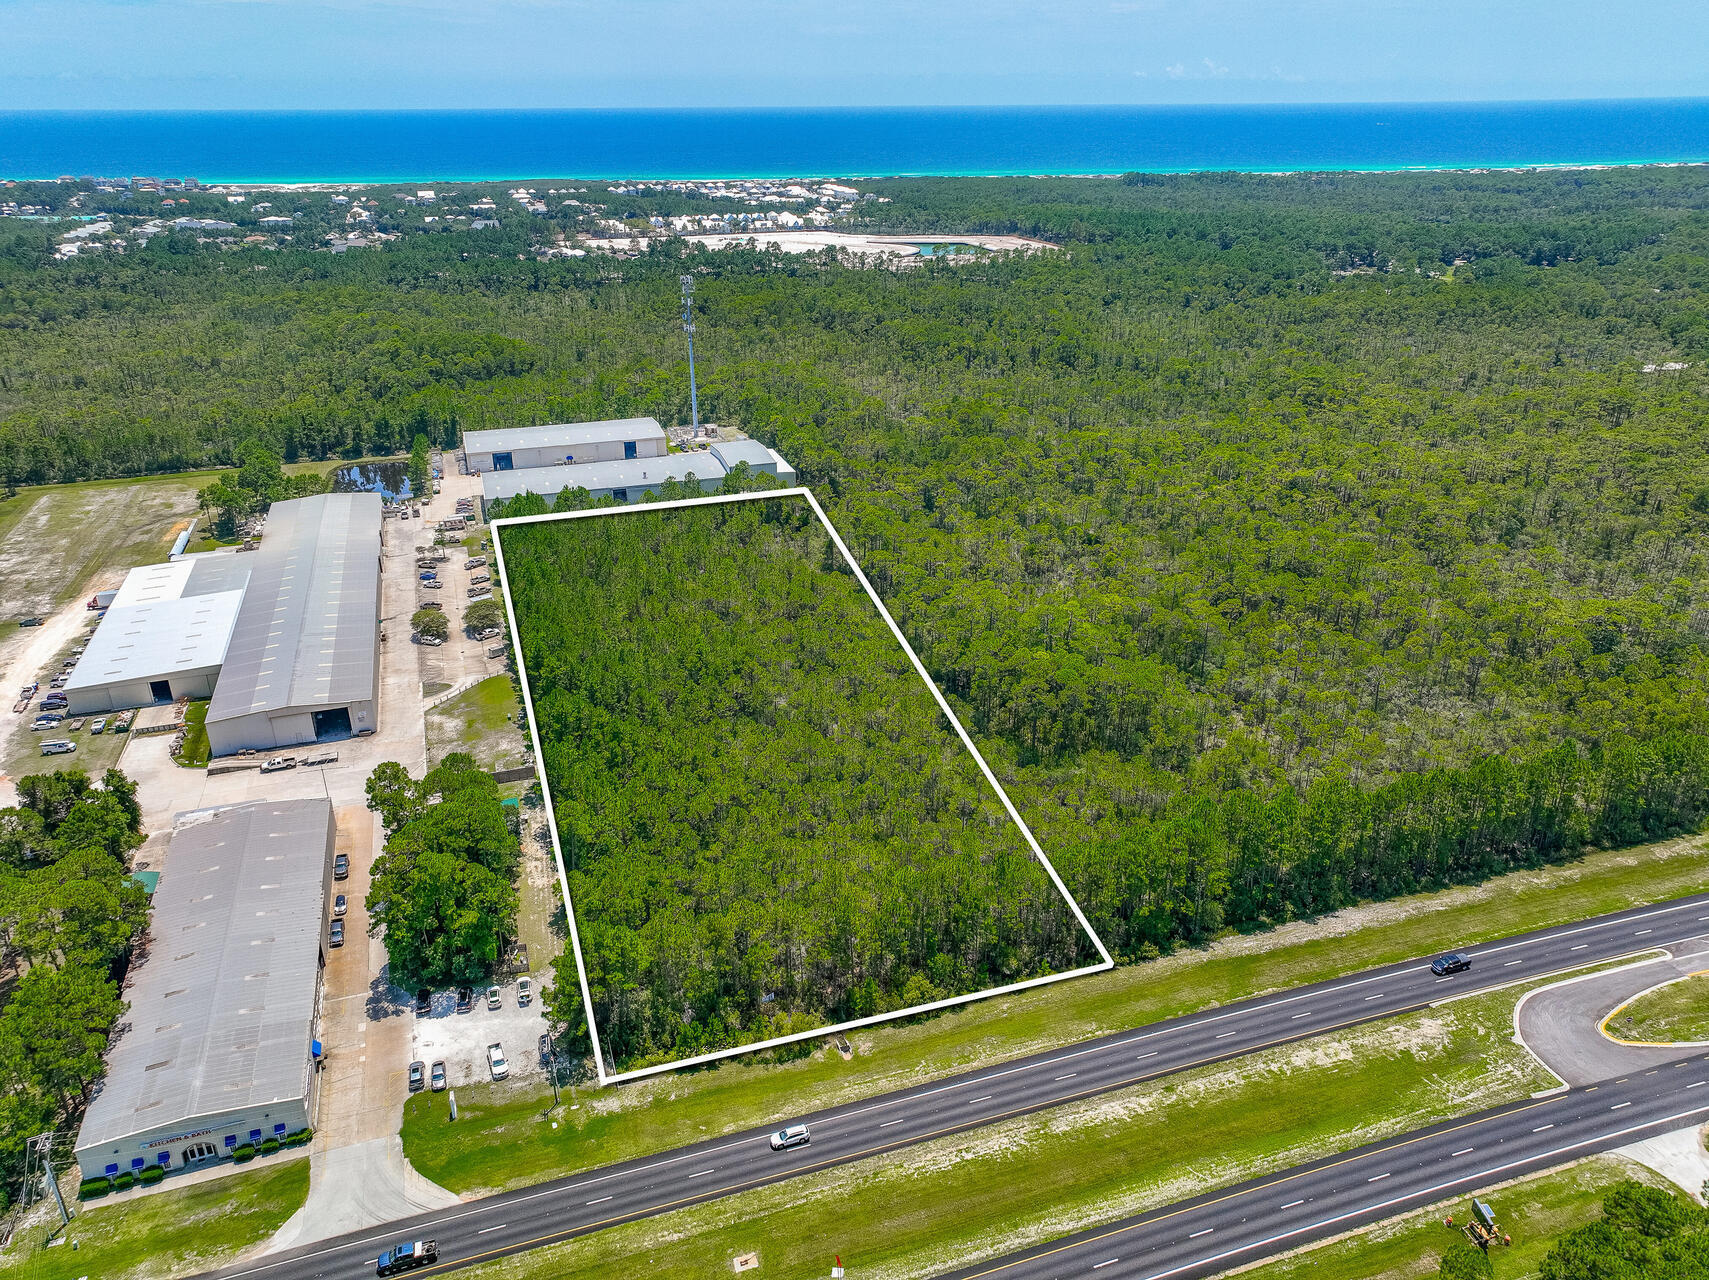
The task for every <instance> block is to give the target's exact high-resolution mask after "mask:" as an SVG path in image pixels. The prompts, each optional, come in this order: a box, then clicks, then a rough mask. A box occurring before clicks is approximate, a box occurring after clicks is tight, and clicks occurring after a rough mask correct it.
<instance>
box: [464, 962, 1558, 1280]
mask: <svg viewBox="0 0 1709 1280" xmlns="http://www.w3.org/2000/svg"><path fill="white" fill-rule="evenodd" d="M1520 994H1521V990H1520V989H1519V988H1514V989H1510V990H1507V991H1502V992H1496V993H1490V994H1486V995H1482V996H1477V997H1473V998H1469V999H1466V1000H1463V1001H1458V1002H1456V1003H1454V1004H1452V1005H1448V1006H1444V1007H1442V1008H1438V1009H1427V1010H1421V1011H1419V1012H1417V1013H1413V1014H1408V1015H1404V1016H1402V1017H1398V1018H1394V1019H1390V1020H1385V1021H1383V1022H1378V1023H1370V1024H1366V1025H1364V1026H1361V1027H1355V1028H1351V1029H1349V1030H1346V1031H1343V1032H1339V1033H1336V1034H1333V1035H1328V1036H1322V1037H1319V1038H1316V1039H1313V1040H1309V1041H1304V1042H1301V1043H1299V1044H1293V1045H1285V1046H1280V1047H1278V1048H1275V1049H1270V1050H1266V1051H1263V1052H1260V1053H1256V1054H1252V1055H1250V1056H1248V1057H1244V1058H1241V1059H1238V1060H1236V1061H1233V1062H1228V1063H1223V1064H1220V1065H1217V1066H1213V1067H1207V1068H1204V1069H1201V1070H1198V1071H1193V1072H1188V1073H1184V1074H1182V1075H1178V1076H1171V1077H1166V1078H1162V1079H1159V1080H1156V1081H1153V1082H1150V1083H1146V1084H1141V1085H1137V1086H1134V1087H1131V1088H1128V1089H1123V1090H1119V1091H1116V1092H1113V1093H1108V1094H1102V1095H1099V1096H1096V1097H1093V1098H1088V1099H1085V1100H1083V1101H1080V1102H1076V1103H1070V1104H1068V1105H1065V1106H1062V1107H1058V1108H1055V1109H1052V1110H1051V1111H1048V1112H1042V1113H1039V1114H1037V1115H1033V1116H1026V1117H1021V1118H1018V1119H1015V1120H1011V1121H1007V1122H1003V1123H999V1124H995V1125H990V1126H987V1127H984V1128H981V1129H978V1130H975V1131H973V1132H970V1133H967V1134H962V1135H958V1136H955V1137H950V1138H944V1139H940V1140H937V1141H933V1142H928V1143H924V1144H921V1145H919V1146H914V1147H909V1148H906V1149H903V1150H900V1151H897V1152H895V1153H892V1154H889V1155H883V1156H878V1157H874V1158H872V1159H869V1160H864V1161H860V1162H858V1163H855V1164H851V1165H845V1166H841V1167H838V1168H835V1169H830V1170H827V1171H825V1172H823V1173H819V1174H812V1175H807V1176H804V1177H801V1178H795V1179H792V1180H790V1181H788V1182H786V1183H782V1184H779V1185H777V1186H773V1187H763V1188H759V1189H756V1190H753V1191H741V1192H737V1193H736V1194H734V1195H732V1196H730V1197H729V1198H727V1199H725V1200H721V1201H718V1202H715V1203H712V1204H707V1205H701V1206H696V1207H694V1208H689V1209H684V1210H680V1211H677V1212H674V1213H670V1214H666V1215H663V1216H661V1217H658V1218H655V1219H650V1220H647V1221H644V1222H637V1223H631V1224H628V1225H625V1226H619V1227H613V1228H611V1229H609V1230H607V1231H603V1232H600V1233H598V1234H596V1235H593V1236H589V1237H586V1238H584V1239H582V1240H577V1241H573V1242H570V1243H569V1244H566V1245H562V1246H555V1247H553V1248H551V1249H548V1250H542V1251H539V1252H535V1253H531V1254H527V1255H523V1256H521V1257H518V1258H516V1259H511V1260H506V1261H503V1262H499V1263H494V1264H492V1265H491V1266H488V1267H486V1268H485V1269H484V1270H483V1271H482V1272H477V1273H471V1274H472V1275H484V1276H487V1277H493V1278H494V1280H496V1278H497V1277H520V1276H548V1275H549V1276H553V1277H560V1278H563V1280H583V1278H586V1280H592V1278H593V1277H598V1276H612V1275H646V1276H649V1277H653V1278H655V1280H712V1277H714V1276H722V1275H728V1274H729V1273H730V1270H731V1263H732V1260H733V1259H734V1258H735V1257H736V1256H738V1255H740V1254H743V1253H757V1254H759V1256H760V1261H761V1274H765V1275H819V1274H823V1271H824V1270H828V1269H829V1266H830V1263H831V1259H832V1256H833V1255H839V1256H841V1257H842V1259H843V1262H844V1263H845V1264H846V1265H848V1266H850V1268H851V1272H852V1274H858V1275H861V1276H869V1277H887V1278H889V1280H902V1278H903V1277H926V1276H933V1275H938V1274H941V1273H942V1272H944V1271H947V1270H952V1269H954V1268H957V1267H961V1266H966V1265H970V1264H972V1263H974V1262H977V1261H979V1260H982V1259H988V1258H992V1257H996V1256H1000V1255H1002V1254H1006V1253H1008V1252H1011V1251H1013V1250H1016V1249H1022V1248H1026V1247H1029V1246H1031V1245H1035V1244H1038V1243H1041V1242H1044V1241H1048V1240H1052V1239H1056V1238H1060V1237H1061V1236H1064V1235H1066V1234H1068V1233H1071V1232H1073V1231H1076V1230H1079V1229H1082V1228H1084V1227H1088V1226H1091V1225H1094V1224H1097V1223H1103V1222H1110V1221H1112V1220H1115V1219H1119V1218H1121V1217H1123V1216H1126V1215H1129V1214H1133V1213H1138V1212H1142V1211H1144V1210H1146V1209H1150V1208H1154V1207H1156V1206H1159V1205H1164V1204H1169V1203H1173V1202H1175V1201H1178V1200H1181V1199H1183V1198H1186V1197H1189V1196H1192V1195H1196V1194H1199V1193H1201V1192H1204V1191H1207V1190H1210V1189H1213V1188H1216V1187H1220V1186H1228V1185H1230V1184H1233V1183H1236V1182H1239V1181H1241V1180H1243V1179H1245V1178H1248V1177H1252V1176H1254V1175H1259V1174H1263V1173H1268V1172H1274V1171H1277V1170H1281V1169H1285V1168H1289V1167H1292V1166H1294V1165H1296V1164H1299V1163H1302V1162H1305V1161H1309V1160H1313V1159H1317V1158H1320V1157H1322V1156H1326V1155H1329V1154H1331V1153H1333V1152H1336V1151H1340V1150H1344V1149H1346V1148H1349V1147H1353V1146H1357V1145H1359V1144H1361V1143H1364V1142H1368V1141H1372V1140H1375V1139H1379V1138H1382V1137H1386V1136H1390V1135H1393V1134H1397V1133H1402V1132H1405V1131H1408V1130H1411V1129H1414V1128H1417V1127H1420V1126H1423V1125H1428V1124H1431V1123H1435V1122H1437V1121H1440V1120H1444V1119H1448V1118H1450V1117H1453V1116H1457V1115H1463V1114H1465V1113H1467V1112H1471V1111H1475V1110H1478V1109H1481V1108H1483V1107H1487V1106H1491V1105H1495V1104H1498V1103H1501V1102H1504V1101H1509V1100H1511V1099H1514V1098H1522V1097H1525V1096H1526V1095H1528V1094H1529V1093H1531V1092H1532V1091H1534V1090H1536V1089H1540V1088H1547V1087H1548V1086H1550V1085H1551V1084H1552V1083H1553V1079H1552V1077H1550V1076H1549V1075H1548V1074H1547V1073H1546V1072H1545V1071H1543V1070H1542V1068H1541V1067H1539V1066H1538V1065H1537V1063H1536V1062H1535V1060H1534V1059H1532V1058H1531V1056H1530V1055H1529V1054H1528V1053H1526V1052H1525V1051H1524V1050H1523V1049H1522V1048H1520V1047H1519V1046H1518V1045H1516V1044H1514V1043H1513V1040H1512V1027H1513V1021H1512V1011H1513V1006H1514V1004H1515V1003H1516V1002H1517V1001H1518V999H1519V997H1520ZM858 1123H867V1124H875V1123H876V1121H871V1120H862V1121H859V1122H858ZM877 1140H881V1139H879V1138H878V1137H877V1135H876V1131H875V1141H877ZM1255 1207H1259V1206H1256V1204H1255Z"/></svg>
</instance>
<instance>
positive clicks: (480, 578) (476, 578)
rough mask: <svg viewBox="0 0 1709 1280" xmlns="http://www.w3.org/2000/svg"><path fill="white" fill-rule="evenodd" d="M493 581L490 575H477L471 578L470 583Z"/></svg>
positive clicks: (472, 575)
mask: <svg viewBox="0 0 1709 1280" xmlns="http://www.w3.org/2000/svg"><path fill="white" fill-rule="evenodd" d="M492 580H493V579H492V575H491V574H490V573H476V574H471V575H470V577H469V581H470V582H491V581H492Z"/></svg>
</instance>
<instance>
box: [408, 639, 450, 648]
mask: <svg viewBox="0 0 1709 1280" xmlns="http://www.w3.org/2000/svg"><path fill="white" fill-rule="evenodd" d="M415 642H416V643H417V644H424V645H427V646H428V647H429V648H432V649H437V648H438V647H439V646H440V645H442V644H444V643H445V641H444V639H443V638H442V637H440V636H417V637H416V638H415Z"/></svg>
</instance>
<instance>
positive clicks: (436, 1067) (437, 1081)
mask: <svg viewBox="0 0 1709 1280" xmlns="http://www.w3.org/2000/svg"><path fill="white" fill-rule="evenodd" d="M430 1078H431V1080H432V1081H433V1092H435V1093H444V1092H445V1064H444V1063H443V1062H435V1063H434V1064H433V1073H432V1076H431V1077H430Z"/></svg>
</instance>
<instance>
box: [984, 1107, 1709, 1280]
mask: <svg viewBox="0 0 1709 1280" xmlns="http://www.w3.org/2000/svg"><path fill="white" fill-rule="evenodd" d="M1558 1096H1562V1095H1557V1097H1558ZM1551 1101H1552V1099H1551ZM1529 1109H1530V1108H1520V1110H1522V1111H1523V1110H1529ZM1705 1112H1709V1107H1698V1108H1697V1109H1696V1110H1694V1111H1681V1112H1678V1113H1677V1114H1675V1115H1671V1116H1663V1117H1662V1118H1661V1119H1659V1120H1649V1121H1645V1122H1643V1123H1641V1124H1635V1125H1630V1126H1628V1127H1627V1128H1625V1129H1620V1130H1617V1131H1616V1132H1614V1133H1604V1134H1599V1135H1597V1136H1595V1137H1591V1138H1585V1139H1583V1140H1582V1141H1579V1142H1574V1143H1571V1144H1569V1145H1567V1146H1564V1147H1557V1148H1555V1149H1554V1150H1553V1151H1545V1152H1543V1153H1542V1154H1541V1155H1536V1156H1527V1157H1524V1158H1521V1159H1518V1160H1512V1161H1509V1162H1508V1163H1507V1164H1503V1165H1497V1166H1496V1167H1495V1168H1493V1169H1480V1170H1478V1171H1477V1172H1475V1173H1468V1174H1465V1175H1464V1176H1462V1177H1458V1178H1450V1179H1449V1180H1448V1181H1447V1182H1439V1183H1437V1184H1436V1185H1435V1186H1433V1187H1425V1188H1424V1189H1423V1190H1421V1191H1413V1192H1402V1193H1401V1194H1400V1195H1398V1196H1392V1197H1390V1198H1389V1199H1387V1200H1384V1201H1381V1202H1379V1203H1377V1204H1368V1205H1361V1206H1360V1207H1359V1208H1357V1209H1349V1210H1347V1211H1346V1212H1345V1213H1339V1214H1336V1215H1335V1216H1334V1217H1330V1218H1324V1219H1322V1220H1321V1221H1318V1222H1313V1223H1309V1224H1308V1225H1306V1226H1303V1227H1294V1228H1293V1229H1292V1230H1289V1231H1281V1232H1278V1233H1277V1234H1275V1235H1273V1236H1269V1237H1267V1238H1265V1239H1263V1240H1256V1241H1253V1242H1252V1243H1250V1244H1243V1245H1236V1246H1234V1247H1233V1248H1230V1249H1225V1250H1224V1251H1223V1252H1221V1253H1218V1254H1213V1255H1211V1256H1210V1257H1207V1258H1198V1259H1195V1260H1194V1261H1192V1262H1187V1263H1183V1264H1182V1265H1181V1266H1178V1267H1171V1268H1170V1269H1169V1270H1167V1271H1158V1272H1156V1273H1154V1274H1152V1275H1150V1276H1147V1277H1145V1280H1168V1277H1170V1276H1173V1275H1178V1274H1179V1273H1181V1272H1183V1271H1191V1270H1194V1269H1195V1268H1199V1267H1210V1266H1215V1264H1217V1263H1219V1262H1223V1261H1225V1260H1227V1259H1229V1258H1232V1257H1235V1256H1236V1255H1237V1254H1242V1253H1250V1252H1252V1250H1254V1249H1262V1248H1264V1247H1266V1246H1267V1245H1272V1244H1276V1243H1278V1242H1279V1241H1282V1240H1289V1239H1292V1238H1293V1237H1294V1236H1298V1235H1305V1234H1306V1233H1308V1232H1312V1231H1321V1230H1322V1229H1323V1228H1325V1227H1332V1226H1335V1225H1336V1224H1337V1223H1341V1222H1345V1221H1347V1220H1348V1219H1349V1218H1357V1217H1360V1216H1362V1215H1364V1214H1367V1213H1379V1212H1381V1211H1382V1210H1384V1209H1390V1208H1393V1207H1394V1206H1396V1205H1401V1204H1405V1203H1406V1202H1407V1201H1409V1200H1411V1201H1417V1200H1421V1199H1424V1198H1425V1197H1429V1196H1434V1195H1437V1194H1438V1193H1440V1192H1443V1191H1447V1190H1449V1189H1450V1188H1452V1187H1457V1186H1459V1185H1460V1184H1462V1183H1465V1182H1472V1181H1477V1180H1483V1179H1488V1178H1492V1177H1494V1176H1495V1175H1496V1174H1500V1173H1505V1172H1507V1171H1508V1170H1509V1169H1517V1168H1520V1167H1522V1166H1524V1165H1528V1164H1536V1163H1538V1162H1539V1161H1543V1160H1552V1159H1553V1158H1554V1157H1556V1156H1560V1155H1565V1154H1566V1153H1567V1152H1569V1151H1577V1150H1578V1149H1579V1148H1580V1147H1588V1146H1593V1145H1595V1144H1596V1143H1598V1142H1606V1141H1607V1140H1608V1139H1610V1138H1623V1137H1625V1136H1626V1135H1627V1134H1629V1133H1637V1132H1639V1131H1640V1130H1643V1129H1653V1128H1655V1127H1656V1126H1657V1125H1662V1124H1673V1123H1674V1122H1675V1121H1678V1120H1686V1119H1690V1118H1691V1117H1693V1116H1699V1115H1703V1114H1704V1113H1705ZM1503 1114H1504V1115H1515V1114H1518V1113H1517V1112H1512V1111H1509V1112H1504V1113H1503ZM1500 1118H1501V1117H1499V1116H1490V1117H1487V1118H1486V1119H1485V1120H1479V1121H1474V1122H1473V1123H1474V1124H1484V1123H1487V1122H1488V1120H1495V1119H1500ZM1463 1127H1468V1128H1469V1127H1470V1126H1469V1125H1468V1126H1463ZM1443 1132H1444V1133H1452V1132H1453V1130H1452V1129H1446V1130H1443ZM1430 1136H1432V1137H1434V1136H1436V1135H1430ZM1415 1141H1423V1139H1422V1138H1419V1139H1415ZM1352 1158H1354V1159H1357V1158H1358V1157H1352ZM1336 1163H1337V1164H1340V1163H1345V1161H1337V1162H1336ZM1333 1168H1335V1164H1329V1165H1324V1166H1322V1167H1321V1168H1319V1169H1314V1170H1310V1171H1309V1172H1312V1173H1321V1172H1322V1171H1323V1169H1333ZM1305 1176H1306V1173H1305V1172H1301V1173H1298V1174H1290V1175H1289V1178H1290V1179H1291V1178H1295V1177H1305ZM1263 1189H1264V1188H1262V1187H1254V1188H1251V1189H1249V1190H1247V1191H1233V1192H1230V1193H1229V1194H1227V1195H1225V1196H1220V1197H1218V1198H1217V1199H1215V1200H1209V1201H1206V1202H1205V1203H1204V1204H1199V1205H1194V1206H1192V1207H1190V1208H1185V1209H1176V1210H1174V1211H1173V1212H1171V1213H1166V1214H1163V1215H1161V1216H1160V1217H1156V1218H1151V1219H1148V1220H1147V1221H1145V1222H1134V1223H1129V1224H1128V1225H1127V1226H1123V1227H1116V1228H1114V1229H1113V1230H1110V1231H1106V1232H1105V1233H1104V1234H1103V1235H1101V1236H1094V1237H1093V1238H1092V1239H1090V1240H1086V1241H1083V1242H1081V1244H1065V1245H1059V1246H1057V1247H1056V1248H1054V1249H1051V1250H1048V1251H1046V1252H1044V1253H1038V1254H1031V1255H1029V1256H1028V1257H1025V1258H1016V1259H1015V1260H1014V1261H1012V1262H1005V1263H1002V1264H1000V1265H999V1266H995V1267H991V1268H989V1269H988V1270H985V1271H978V1272H975V1273H974V1274H973V1275H971V1276H969V1277H968V1278H967V1280H980V1278H981V1277H983V1276H993V1275H996V1274H997V1273H998V1272H1000V1271H1008V1270H1010V1269H1011V1268H1013V1267H1018V1266H1022V1265H1024V1264H1026V1263H1029V1262H1037V1261H1038V1260H1039V1259H1040V1258H1048V1257H1052V1256H1054V1255H1055V1254H1059V1253H1066V1252H1068V1251H1069V1250H1071V1249H1077V1248H1081V1247H1082V1246H1083V1245H1086V1244H1096V1243H1098V1242H1099V1241H1100V1240H1108V1239H1109V1238H1111V1237H1112V1236H1118V1235H1122V1234H1125V1233H1126V1232H1129V1231H1137V1230H1138V1229H1139V1228H1140V1227H1149V1226H1152V1225H1154V1224H1155V1223H1158V1222H1162V1221H1164V1219H1166V1218H1171V1217H1175V1216H1176V1215H1178V1214H1183V1213H1191V1212H1193V1211H1194V1210H1196V1209H1208V1208H1210V1207H1211V1206H1212V1205H1218V1204H1222V1203H1223V1202H1224V1201H1227V1200H1233V1199H1235V1198H1236V1197H1237V1196H1242V1195H1250V1194H1251V1193H1252V1192H1253V1191H1261V1190H1263Z"/></svg>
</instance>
